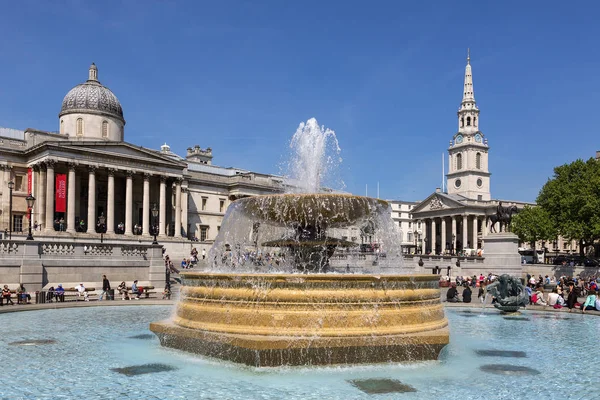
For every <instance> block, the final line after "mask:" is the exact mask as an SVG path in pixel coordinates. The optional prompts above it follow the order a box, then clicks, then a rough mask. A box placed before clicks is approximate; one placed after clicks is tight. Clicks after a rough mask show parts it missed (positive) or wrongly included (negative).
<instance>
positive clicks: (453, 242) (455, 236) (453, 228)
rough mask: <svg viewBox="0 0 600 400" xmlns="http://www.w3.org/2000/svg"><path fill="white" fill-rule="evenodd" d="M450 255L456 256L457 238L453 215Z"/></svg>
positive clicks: (454, 216)
mask: <svg viewBox="0 0 600 400" xmlns="http://www.w3.org/2000/svg"><path fill="white" fill-rule="evenodd" d="M451 218H452V245H451V246H452V247H451V248H452V254H456V239H458V236H457V235H456V215H453V216H452V217H451Z"/></svg>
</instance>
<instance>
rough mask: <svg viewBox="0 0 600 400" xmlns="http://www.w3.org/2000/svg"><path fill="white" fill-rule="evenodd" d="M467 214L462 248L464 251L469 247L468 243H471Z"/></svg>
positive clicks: (463, 228) (464, 216)
mask: <svg viewBox="0 0 600 400" xmlns="http://www.w3.org/2000/svg"><path fill="white" fill-rule="evenodd" d="M468 218H469V217H468V216H467V214H463V223H462V247H463V249H464V248H466V247H467V242H468V241H469V221H468Z"/></svg>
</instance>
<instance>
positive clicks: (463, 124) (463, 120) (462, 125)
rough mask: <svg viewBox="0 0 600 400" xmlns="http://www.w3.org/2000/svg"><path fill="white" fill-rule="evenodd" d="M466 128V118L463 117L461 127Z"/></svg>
mask: <svg viewBox="0 0 600 400" xmlns="http://www.w3.org/2000/svg"><path fill="white" fill-rule="evenodd" d="M464 126H465V118H464V117H462V118H461V119H460V127H461V128H464Z"/></svg>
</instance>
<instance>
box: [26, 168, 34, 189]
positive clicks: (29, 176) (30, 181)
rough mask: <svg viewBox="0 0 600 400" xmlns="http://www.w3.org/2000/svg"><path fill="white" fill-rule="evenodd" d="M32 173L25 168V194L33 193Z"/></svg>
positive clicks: (29, 169)
mask: <svg viewBox="0 0 600 400" xmlns="http://www.w3.org/2000/svg"><path fill="white" fill-rule="evenodd" d="M32 179H33V171H32V170H31V168H27V194H32V193H33V190H32V189H33V182H32Z"/></svg>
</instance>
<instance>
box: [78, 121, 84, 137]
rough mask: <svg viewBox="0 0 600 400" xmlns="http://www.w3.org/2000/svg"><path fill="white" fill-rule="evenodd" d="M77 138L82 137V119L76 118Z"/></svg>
mask: <svg viewBox="0 0 600 400" xmlns="http://www.w3.org/2000/svg"><path fill="white" fill-rule="evenodd" d="M77 136H83V118H77Z"/></svg>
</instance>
